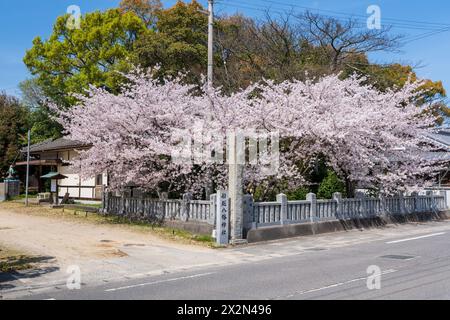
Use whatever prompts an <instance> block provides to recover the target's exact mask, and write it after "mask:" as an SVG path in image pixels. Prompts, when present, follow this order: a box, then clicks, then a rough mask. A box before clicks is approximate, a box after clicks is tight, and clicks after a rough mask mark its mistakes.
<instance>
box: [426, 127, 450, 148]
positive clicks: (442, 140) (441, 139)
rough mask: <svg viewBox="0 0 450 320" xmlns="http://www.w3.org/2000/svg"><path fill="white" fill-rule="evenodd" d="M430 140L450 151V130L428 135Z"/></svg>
mask: <svg viewBox="0 0 450 320" xmlns="http://www.w3.org/2000/svg"><path fill="white" fill-rule="evenodd" d="M428 138H429V139H431V140H433V141H434V142H435V143H437V144H438V145H440V146H441V147H443V148H447V149H450V130H449V129H443V130H440V131H438V132H436V133H431V134H429V135H428Z"/></svg>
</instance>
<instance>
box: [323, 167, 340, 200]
mask: <svg viewBox="0 0 450 320" xmlns="http://www.w3.org/2000/svg"><path fill="white" fill-rule="evenodd" d="M336 192H340V193H342V194H343V195H344V196H345V194H346V191H345V184H344V183H343V182H342V181H341V180H340V179H339V177H338V176H337V174H336V173H335V172H333V171H332V170H328V174H327V176H326V177H325V179H324V180H323V181H322V183H321V184H320V186H319V191H318V192H317V197H318V198H319V199H332V198H333V194H334V193H336Z"/></svg>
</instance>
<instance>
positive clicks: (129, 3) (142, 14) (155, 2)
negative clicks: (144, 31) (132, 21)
mask: <svg viewBox="0 0 450 320" xmlns="http://www.w3.org/2000/svg"><path fill="white" fill-rule="evenodd" d="M119 7H120V9H121V10H122V12H133V13H134V14H135V15H137V16H138V17H139V18H140V19H141V20H142V21H144V23H145V25H146V26H147V27H148V28H152V27H154V25H155V23H156V21H157V16H156V12H158V11H159V10H161V9H162V3H161V1H160V0H122V1H121V2H120V5H119Z"/></svg>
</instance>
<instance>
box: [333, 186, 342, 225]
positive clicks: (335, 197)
mask: <svg viewBox="0 0 450 320" xmlns="http://www.w3.org/2000/svg"><path fill="white" fill-rule="evenodd" d="M333 200H334V201H336V204H337V208H336V219H337V220H343V214H344V212H343V208H342V193H340V192H336V193H333Z"/></svg>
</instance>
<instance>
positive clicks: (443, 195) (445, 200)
mask: <svg viewBox="0 0 450 320" xmlns="http://www.w3.org/2000/svg"><path fill="white" fill-rule="evenodd" d="M439 194H440V195H441V197H444V203H445V208H444V210H447V208H448V204H447V191H444V190H443V191H439Z"/></svg>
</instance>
